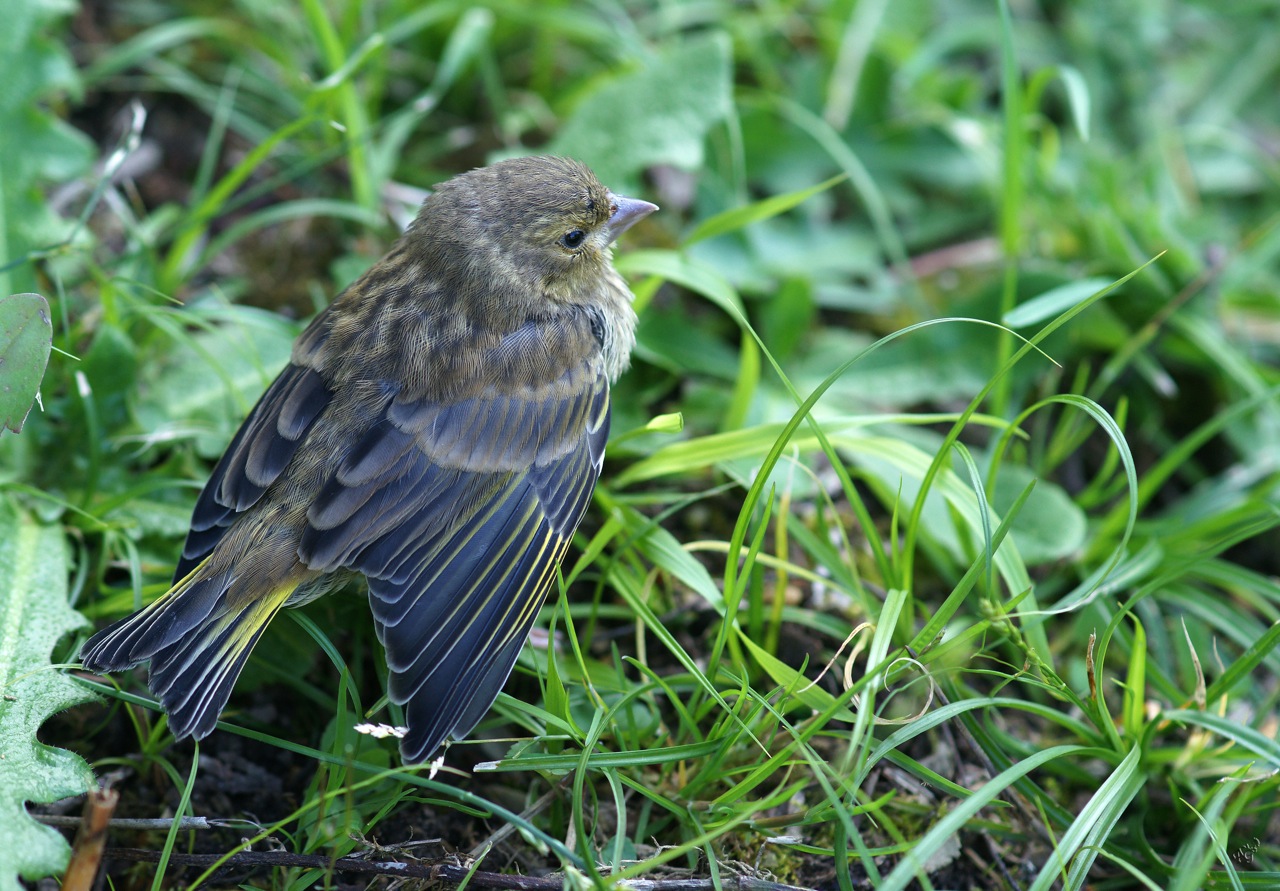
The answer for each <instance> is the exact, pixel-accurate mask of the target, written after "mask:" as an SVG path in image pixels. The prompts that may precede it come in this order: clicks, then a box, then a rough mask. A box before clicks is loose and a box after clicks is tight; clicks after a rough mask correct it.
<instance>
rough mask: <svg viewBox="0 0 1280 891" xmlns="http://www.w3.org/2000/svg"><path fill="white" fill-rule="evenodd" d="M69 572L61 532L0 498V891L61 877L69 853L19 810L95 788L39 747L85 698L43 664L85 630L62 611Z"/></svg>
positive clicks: (68, 756)
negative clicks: (48, 724) (49, 724)
mask: <svg viewBox="0 0 1280 891" xmlns="http://www.w3.org/2000/svg"><path fill="white" fill-rule="evenodd" d="M68 572H69V567H68V557H67V547H66V542H65V540H64V539H63V535H62V532H61V530H60V529H59V528H58V527H56V526H43V525H40V524H38V523H35V522H33V521H32V520H31V519H29V518H27V517H25V516H23V515H22V514H20V513H19V512H18V510H17V509H16V508H15V507H14V506H13V504H12V503H11V502H9V501H8V500H7V499H5V498H3V497H0V694H3V695H0V752H2V753H3V757H0V889H8V888H13V889H17V888H18V887H19V885H18V881H17V880H18V877H19V876H21V877H23V878H25V879H28V880H34V879H38V878H41V877H43V876H48V875H52V874H53V873H56V872H58V871H60V870H62V869H63V868H64V867H65V866H66V863H67V858H68V857H69V856H70V853H71V852H70V848H69V847H68V845H67V843H66V841H65V840H64V839H63V837H62V835H61V834H60V833H58V832H57V831H55V830H53V829H51V828H49V827H47V826H42V825H41V824H39V823H37V822H36V821H35V820H33V819H31V817H30V816H29V815H28V814H27V810H26V805H25V803H26V802H28V801H34V802H45V801H56V800H58V799H60V798H66V797H68V796H71V795H78V794H80V793H81V792H84V791H86V790H87V789H88V788H89V787H90V785H91V784H92V783H93V774H92V773H91V772H90V770H89V766H88V765H87V764H85V763H84V761H83V760H82V759H81V758H80V757H79V756H78V755H74V754H72V753H71V752H68V751H65V750H63V749H55V748H53V747H51V746H46V745H43V744H41V743H40V742H39V741H38V740H37V739H36V732H37V731H38V730H39V729H40V725H41V724H43V723H44V722H45V721H46V720H47V719H48V718H49V717H50V716H51V715H53V714H54V713H55V712H58V711H61V710H62V709H65V708H70V707H71V706H73V705H77V704H79V703H82V702H87V701H88V700H89V699H90V698H91V697H90V696H89V694H87V693H86V692H85V690H84V688H83V687H81V686H80V685H78V684H76V683H75V681H73V680H71V679H70V678H68V677H66V676H64V675H62V674H59V673H58V672H57V671H56V670H55V669H54V667H53V665H52V664H51V663H50V662H49V654H50V653H51V652H52V650H53V647H54V645H55V644H56V643H57V642H58V640H59V638H61V637H63V636H64V635H66V634H67V633H69V632H71V631H74V630H75V629H77V628H79V627H81V626H83V625H84V624H85V621H84V619H83V618H82V617H80V616H79V615H77V614H76V613H75V612H74V611H73V610H72V609H71V607H70V606H69V605H68V603H67V573H68Z"/></svg>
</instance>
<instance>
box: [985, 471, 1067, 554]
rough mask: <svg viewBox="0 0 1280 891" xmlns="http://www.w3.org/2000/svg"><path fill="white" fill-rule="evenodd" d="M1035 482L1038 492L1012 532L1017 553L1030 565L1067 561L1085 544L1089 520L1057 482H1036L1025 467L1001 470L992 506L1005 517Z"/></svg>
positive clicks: (1039, 480) (1032, 494) (1019, 515)
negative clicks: (1027, 488)
mask: <svg viewBox="0 0 1280 891" xmlns="http://www.w3.org/2000/svg"><path fill="white" fill-rule="evenodd" d="M1033 480H1034V481H1035V489H1033V490H1032V492H1031V495H1030V496H1029V497H1028V498H1027V503H1026V504H1025V505H1024V506H1023V508H1022V511H1021V513H1019V514H1018V522H1017V525H1015V526H1014V528H1013V531H1012V532H1011V533H1010V534H1011V535H1012V536H1013V540H1014V541H1015V542H1017V543H1018V551H1019V552H1020V553H1021V554H1022V559H1024V560H1026V561H1027V563H1028V565H1032V566H1035V565H1038V564H1041V563H1050V562H1053V561H1055V560H1064V559H1066V558H1068V557H1070V556H1072V555H1073V554H1076V553H1078V552H1079V551H1080V550H1081V549H1082V548H1083V547H1084V545H1085V532H1086V525H1087V523H1086V520H1085V515H1084V511H1082V510H1081V509H1080V507H1079V505H1077V504H1076V503H1075V502H1074V501H1072V500H1071V496H1070V495H1068V494H1067V493H1066V491H1065V490H1063V488H1062V487H1061V486H1059V485H1058V484H1057V483H1054V482H1051V481H1049V480H1043V479H1036V477H1035V474H1033V473H1032V472H1031V471H1030V470H1029V469H1027V468H1026V467H1022V466H1019V465H1017V464H1013V465H1006V466H1004V467H1001V468H1000V475H999V476H998V477H997V478H996V487H995V491H994V492H993V493H991V506H992V507H993V508H995V511H996V513H997V514H999V515H1001V516H1004V514H1005V510H1006V508H1008V506H1009V505H1010V504H1012V503H1013V502H1014V500H1015V499H1017V497H1018V496H1019V495H1020V494H1021V493H1022V490H1023V489H1025V488H1026V487H1027V484H1028V483H1030V482H1032V481H1033Z"/></svg>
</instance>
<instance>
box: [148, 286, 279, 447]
mask: <svg viewBox="0 0 1280 891" xmlns="http://www.w3.org/2000/svg"><path fill="white" fill-rule="evenodd" d="M226 317H227V321H226V322H225V323H223V324H219V325H217V326H215V327H213V328H211V329H210V330H207V331H202V332H199V333H197V334H195V335H186V334H185V332H181V336H184V337H187V340H188V343H187V344H186V345H184V346H183V347H182V348H179V349H175V350H173V351H171V352H170V353H169V354H168V355H167V356H165V357H164V358H163V359H162V360H161V361H158V362H153V363H151V364H150V365H149V366H147V367H146V369H145V371H144V373H143V376H142V378H141V379H140V380H139V390H140V392H141V394H142V395H141V398H140V400H139V402H138V404H137V406H136V414H137V421H138V424H139V426H141V427H142V429H143V430H145V431H146V432H147V434H148V435H151V436H157V437H163V436H167V435H175V434H176V433H178V432H182V431H185V432H187V433H190V432H191V431H196V433H197V436H196V448H197V450H198V451H199V452H200V454H202V455H205V456H206V457H216V456H217V455H218V454H219V453H220V452H221V451H222V449H223V448H224V447H225V446H226V444H227V440H228V438H229V437H230V436H231V433H232V432H233V431H234V429H235V428H236V426H237V425H238V424H239V423H240V421H241V420H242V419H243V418H244V416H245V415H246V414H247V413H248V411H249V409H250V408H251V407H252V406H253V403H254V402H255V401H256V400H257V398H258V396H259V395H261V393H262V391H263V390H265V389H266V387H267V385H268V384H269V383H271V380H272V378H274V377H275V375H276V374H277V373H278V372H279V371H280V369H281V368H282V367H283V366H284V365H285V363H286V362H288V360H289V353H290V350H291V349H292V346H293V338H294V333H295V332H294V329H293V326H292V325H290V324H289V323H287V322H284V321H282V320H281V319H279V318H277V317H275V316H272V315H270V314H269V313H264V312H261V311H258V310H253V309H249V308H246V307H235V308H233V309H232V310H230V311H229V312H228V313H227V314H226Z"/></svg>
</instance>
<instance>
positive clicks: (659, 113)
mask: <svg viewBox="0 0 1280 891" xmlns="http://www.w3.org/2000/svg"><path fill="white" fill-rule="evenodd" d="M731 62H732V48H731V45H730V43H729V39H728V37H727V36H726V35H724V34H721V33H712V34H709V35H707V36H705V37H699V38H696V39H693V40H689V41H687V42H684V43H679V44H676V45H674V46H671V47H670V48H668V49H665V50H663V51H661V52H658V53H656V54H654V55H653V56H652V57H650V58H649V59H648V60H647V61H646V62H645V64H644V65H643V66H642V67H641V68H639V69H636V70H631V71H625V72H624V73H621V74H618V75H617V76H615V77H612V78H609V79H606V80H602V81H601V82H600V84H599V86H597V87H596V88H595V90H594V91H592V92H591V93H589V94H588V95H587V96H586V98H584V99H583V100H582V101H581V103H580V104H579V105H578V107H577V108H576V109H574V111H573V114H572V115H570V117H569V119H568V120H567V121H565V123H564V126H563V127H561V128H560V132H559V134H558V135H557V136H556V138H555V140H554V141H553V142H552V144H551V146H550V149H551V151H552V152H553V153H555V154H562V155H568V156H570V157H573V158H577V159H578V160H580V161H583V162H585V163H586V164H588V165H590V166H591V168H592V169H593V170H594V171H595V172H596V174H597V175H598V176H599V177H600V180H601V181H602V182H604V183H606V184H608V186H609V187H610V188H612V189H615V190H619V191H621V190H623V189H626V188H629V187H631V186H633V185H634V182H635V174H636V173H637V172H638V171H640V170H643V169H644V168H645V167H649V166H651V165H654V164H670V165H672V166H674V167H679V168H681V169H684V170H695V169H697V168H698V167H700V166H701V165H702V159H703V141H704V140H705V138H706V135H707V131H709V130H710V129H711V127H712V126H713V125H715V124H717V123H719V122H720V121H723V120H725V119H726V118H727V117H728V116H729V114H730V112H731V110H732V107H733V103H732V98H733V92H732V66H731Z"/></svg>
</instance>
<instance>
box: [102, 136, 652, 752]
mask: <svg viewBox="0 0 1280 891" xmlns="http://www.w3.org/2000/svg"><path fill="white" fill-rule="evenodd" d="M655 209H656V208H655V207H654V206H653V205H652V204H648V203H646V202H643V201H636V200H633V199H627V198H620V197H618V196H615V195H613V194H612V193H610V192H609V191H607V190H606V189H605V188H604V187H603V186H602V185H600V183H599V182H598V181H597V180H596V178H595V176H594V175H593V174H592V173H591V171H590V170H588V169H587V168H586V167H584V166H583V165H581V164H578V163H576V162H573V161H569V160H565V159H562V158H523V159H517V160H511V161H503V162H501V163H498V164H494V165H493V166H490V167H485V168H481V169H479V170H473V171H471V172H470V173H466V174H463V175H461V176H458V177H456V178H454V179H452V180H450V181H448V182H446V183H444V184H442V185H441V186H439V187H438V189H437V190H436V191H435V192H434V193H433V194H432V195H431V197H430V198H428V199H427V200H426V201H425V202H424V203H423V206H422V209H421V211H420V213H419V214H418V217H417V219H416V220H415V221H414V223H413V225H411V226H410V227H409V229H408V231H407V232H406V233H405V234H404V235H403V236H402V237H401V238H400V240H399V241H398V242H397V243H396V245H395V246H394V247H393V248H392V249H391V251H390V252H389V253H388V254H387V256H386V257H384V258H383V259H382V260H381V261H380V262H379V263H378V264H377V265H376V266H374V267H373V268H372V269H370V270H369V271H368V272H367V273H366V274H365V275H364V276H363V277H361V278H360V279H359V280H358V281H356V282H355V283H354V284H353V285H351V286H350V287H349V288H347V289H346V290H345V291H344V292H343V293H342V294H341V295H339V296H338V298H337V299H336V300H334V302H333V303H332V304H331V305H330V306H329V307H328V309H326V310H325V311H324V312H322V313H321V314H320V315H319V316H317V317H316V319H315V320H314V321H313V322H312V323H311V325H310V326H309V327H308V328H307V330H306V331H305V332H303V334H302V335H301V337H299V339H298V342H297V343H296V344H295V346H294V349H293V356H292V360H291V362H290V364H289V366H288V367H287V368H286V369H285V370H284V371H283V372H281V374H280V376H279V377H278V378H277V379H276V380H275V382H274V383H273V384H272V385H271V387H270V388H269V389H268V390H267V392H266V393H265V394H264V395H263V396H262V399H261V400H260V401H259V402H258V404H257V406H256V407H255V408H254V409H253V411H252V412H251V413H250V415H249V417H248V419H247V420H246V421H245V422H244V425H243V426H242V427H241V428H240V430H239V432H238V433H237V434H236V436H235V438H234V439H233V440H232V441H231V444H230V445H229V446H228V447H227V451H226V453H225V454H224V455H223V457H222V460H221V461H220V462H219V463H218V466H217V468H216V469H215V470H214V472H213V476H212V478H211V479H210V480H209V482H208V484H207V485H206V486H205V488H204V491H203V492H202V493H201V495H200V499H199V501H198V502H197V504H196V509H195V513H194V516H193V517H192V522H191V531H190V533H189V535H188V538H187V543H186V547H185V548H184V550H183V553H182V560H181V562H180V563H179V564H178V568H177V572H176V574H175V584H174V587H173V588H172V589H171V590H170V591H169V592H168V593H167V594H165V595H164V596H163V597H161V598H160V599H159V600H157V601H156V602H155V603H153V604H152V605H151V606H149V607H147V608H146V609H144V610H142V611H141V612H139V613H137V614H135V615H133V616H131V617H129V618H126V619H124V620H122V621H120V622H117V623H116V624H115V625H112V626H111V627H109V628H107V629H105V630H103V631H101V632H99V633H98V634H96V635H95V636H94V637H92V638H91V639H90V640H89V641H88V643H86V645H85V647H84V650H83V652H82V654H81V659H82V661H83V663H84V665H85V667H86V668H89V669H92V670H101V671H118V670H121V669H124V668H127V667H129V666H131V665H135V664H138V663H139V662H143V661H147V660H150V662H151V675H150V681H149V683H150V685H151V688H152V690H153V691H154V692H155V694H156V695H157V696H158V697H159V699H160V701H161V703H162V704H163V705H164V707H165V709H166V711H168V712H169V716H170V726H171V728H172V730H173V731H174V733H175V735H177V736H178V737H184V736H194V737H196V738H200V737H203V736H205V735H207V734H208V733H209V732H210V731H212V730H213V727H214V724H215V722H216V721H217V717H218V715H219V713H220V712H221V711H222V709H223V707H224V706H225V705H226V702H227V698H228V696H229V695H230V692H231V688H232V686H233V685H234V683H235V679H236V677H237V676H238V675H239V673H240V670H241V669H242V668H243V666H244V663H245V661H246V660H247V658H248V655H249V651H250V650H251V649H252V647H253V645H254V644H255V643H256V642H257V639H258V637H259V636H260V635H261V633H262V631H263V629H264V628H265V627H266V624H267V622H269V621H270V619H271V618H272V617H273V616H274V615H275V613H276V612H277V611H278V610H279V609H280V608H281V607H282V606H286V605H288V606H296V605H298V604H300V603H304V602H306V601H308V600H311V599H313V598H315V597H318V596H320V595H321V594H324V593H327V592H328V591H329V590H331V589H332V588H333V587H335V586H336V585H337V584H340V583H341V582H342V581H343V580H344V579H345V578H347V577H349V576H350V575H351V574H353V573H358V574H362V575H364V576H365V577H366V578H367V579H368V582H369V592H370V598H369V599H370V605H371V607H372V609H373V614H374V622H375V626H376V628H377V632H378V636H379V638H380V639H381V640H382V642H383V644H384V645H385V647H386V652H387V663H388V667H389V668H390V684H389V688H390V689H389V694H390V697H391V699H392V701H393V702H396V703H401V704H404V705H405V713H406V716H407V718H408V723H409V732H408V735H407V736H406V737H405V738H404V739H403V740H402V741H401V753H402V754H403V756H404V758H405V760H406V761H410V762H413V761H420V760H422V759H424V758H426V757H428V756H430V755H431V754H433V753H434V751H435V750H436V749H437V748H438V747H439V745H440V744H441V743H442V742H443V741H444V740H445V738H446V737H452V738H459V737H461V736H463V735H465V734H466V733H467V732H468V731H470V729H471V728H472V727H473V726H475V724H476V722H477V721H479V719H480V718H481V717H483V716H484V713H485V712H486V711H487V710H488V708H489V706H490V704H492V702H493V699H494V698H495V697H496V696H497V694H498V691H499V690H500V689H501V687H502V684H503V683H504V681H505V680H506V678H507V676H508V674H510V672H511V669H512V666H513V665H514V664H515V659H516V656H517V655H518V654H519V651H520V647H521V645H522V643H523V641H524V639H525V636H526V635H527V634H528V632H529V628H530V626H531V625H532V623H533V619H534V616H535V615H536V613H537V611H538V608H539V606H540V605H541V603H542V600H543V598H544V597H545V595H546V592H547V590H548V589H549V587H550V585H551V584H552V582H553V581H554V579H555V573H556V569H557V567H558V565H559V563H560V560H561V559H562V558H563V556H564V553H565V550H566V548H567V547H568V543H569V540H570V538H571V537H572V535H573V532H574V530H575V529H576V528H577V525H578V523H579V521H580V520H581V518H582V514H583V512H584V511H585V509H586V506H587V503H588V501H589V500H590V498H591V492H592V490H593V489H594V486H595V482H596V479H597V477H598V476H599V474H600V467H601V462H602V460H603V455H604V444H605V440H606V438H607V436H608V430H609V383H610V381H612V380H614V379H616V378H617V376H618V375H619V374H620V373H622V371H624V370H625V369H626V367H627V364H628V361H629V355H630V351H631V347H632V345H633V343H634V325H635V316H634V313H633V311H632V309H631V294H630V292H629V291H628V290H627V287H626V284H625V283H624V282H623V281H622V279H621V277H620V276H619V275H618V274H617V273H616V272H615V271H614V269H613V267H612V265H611V262H610V258H611V249H610V244H611V243H612V242H613V240H614V239H615V238H617V236H618V235H620V234H621V233H622V232H623V231H625V230H626V229H627V228H628V227H629V226H630V225H631V224H632V223H634V222H635V221H636V220H637V219H640V218H641V217H643V216H645V215H647V214H648V213H650V212H652V211H653V210H655Z"/></svg>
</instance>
